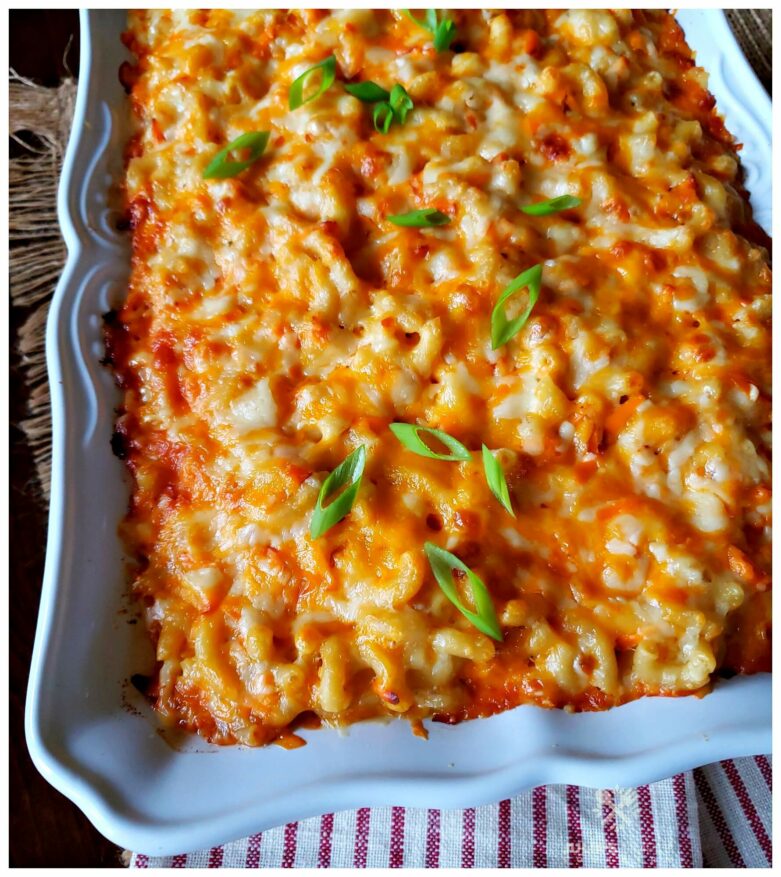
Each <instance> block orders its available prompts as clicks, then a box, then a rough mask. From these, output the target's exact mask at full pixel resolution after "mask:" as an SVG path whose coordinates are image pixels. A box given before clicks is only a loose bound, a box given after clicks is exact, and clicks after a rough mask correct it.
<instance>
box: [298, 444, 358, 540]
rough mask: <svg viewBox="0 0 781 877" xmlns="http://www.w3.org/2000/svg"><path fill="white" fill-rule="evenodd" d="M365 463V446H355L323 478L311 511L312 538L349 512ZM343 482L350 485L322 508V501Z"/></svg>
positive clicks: (321, 533)
mask: <svg viewBox="0 0 781 877" xmlns="http://www.w3.org/2000/svg"><path fill="white" fill-rule="evenodd" d="M365 465H366V447H365V445H361V446H360V447H359V448H356V449H355V450H354V451H353V452H352V454H350V455H349V457H345V459H344V460H342V462H341V463H340V464H339V465H338V466H337V467H336V469H334V471H333V472H331V474H330V475H329V476H328V478H326V479H325V481H324V482H323V486H322V487H321V488H320V493H319V494H318V495H317V503H316V504H315V510H314V511H313V512H312V523H311V524H310V527H309V532H310V534H311V536H312V538H313V539H317V538H318V536H322V535H323V533H325V532H326V530H330V529H331V527H333V525H334V524H338V523H339V521H341V520H342V518H343V517H344V516H345V515H347V514H349V512H350V510H351V509H352V507H353V503H354V502H355V497H356V496H357V495H358V489H359V488H360V486H361V477H362V476H363V468H364V466H365ZM345 484H349V485H350V486H349V487H348V488H347V489H346V490H345V491H344V492H343V493H342V494H341V495H340V496H338V497H337V498H336V499H335V500H334V501H333V502H332V503H331V504H330V505H328V506H326V507H325V508H323V502H324V501H325V500H326V499H328V497H330V496H331V494H333V493H336V492H337V491H338V490H339V489H340V488H342V487H344V485H345Z"/></svg>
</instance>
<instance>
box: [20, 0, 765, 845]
mask: <svg viewBox="0 0 781 877" xmlns="http://www.w3.org/2000/svg"><path fill="white" fill-rule="evenodd" d="M82 16H83V17H82V42H81V50H82V60H81V77H80V83H79V94H78V100H77V105H76V120H75V122H74V127H73V134H72V137H71V142H70V144H69V147H68V153H67V158H66V162H65V170H64V173H63V178H62V183H61V186H60V193H59V213H60V221H61V224H62V229H63V234H64V235H65V239H66V242H67V245H68V252H69V257H68V263H67V266H66V269H65V272H64V274H63V276H62V279H61V281H60V284H59V286H58V288H57V292H56V295H55V297H54V301H53V303H52V307H51V314H50V317H49V324H48V336H47V354H48V362H49V376H50V381H51V392H52V413H53V420H54V466H53V479H52V489H51V516H50V522H49V536H48V546H47V557H46V573H45V579H44V585H43V596H42V599H41V609H40V618H39V623H38V631H37V637H36V642H35V651H34V654H33V661H32V669H31V675H30V687H29V694H28V700H27V716H26V729H27V740H28V744H29V748H30V752H31V754H32V757H33V760H34V761H35V764H36V765H37V767H38V769H39V770H40V771H41V773H42V774H43V775H44V776H45V777H46V778H47V779H48V780H49V781H50V782H51V783H52V784H53V785H54V786H55V787H56V788H58V789H59V790H60V791H61V792H63V793H64V794H65V795H67V796H68V797H69V798H71V799H72V800H73V801H74V802H75V803H76V804H77V805H78V806H79V807H80V808H81V809H82V810H83V811H84V812H85V813H86V814H87V816H88V817H89V818H90V819H91V820H92V822H93V823H94V824H95V825H96V826H97V828H98V829H99V830H100V831H101V832H103V833H104V834H105V835H106V836H107V837H109V838H110V839H111V840H113V841H115V842H116V843H117V844H120V845H122V846H125V847H129V848H131V849H134V850H140V851H143V852H145V853H149V854H170V853H176V852H180V851H183V850H188V849H194V848H202V847H205V846H209V845H211V844H216V843H218V842H222V841H227V840H230V839H232V838H236V837H239V836H242V835H246V834H249V833H250V832H254V831H258V830H260V829H264V828H268V827H270V826H273V825H279V824H281V823H283V822H286V821H289V820H293V819H299V818H302V817H306V816H311V815H315V814H317V813H321V812H325V811H332V810H339V809H344V808H350V807H357V806H361V805H388V804H398V805H408V806H427V807H439V808H448V807H464V806H468V805H476V804H482V803H487V802H490V801H496V800H498V799H500V798H503V797H507V796H509V795H512V794H514V793H517V792H519V791H521V790H523V789H526V788H529V787H531V786H534V785H537V784H541V783H565V782H566V783H576V784H580V785H587V786H603V787H604V786H615V785H637V784H639V783H643V782H648V781H652V780H655V779H658V778H661V777H663V776H667V775H670V774H672V773H674V772H676V771H680V770H683V769H685V768H690V767H692V766H695V765H698V764H704V763H707V762H712V761H716V760H718V759H721V758H726V757H730V756H741V755H749V754H753V753H760V752H768V751H769V750H770V678H769V677H768V676H756V677H752V678H740V679H733V680H730V681H729V682H725V683H722V684H720V685H719V686H718V687H717V688H716V690H715V691H714V692H713V693H712V694H711V695H709V696H708V697H706V698H703V699H696V698H680V699H663V698H662V699H646V700H644V701H641V702H637V703H633V704H629V705H627V706H624V707H621V708H619V709H615V710H612V711H610V712H607V713H601V714H580V715H568V714H566V713H563V712H555V711H544V710H540V709H537V708H534V707H521V708H519V709H516V710H513V711H512V712H509V713H505V714H503V715H500V716H496V717H493V718H491V719H486V720H480V721H474V722H468V723H465V724H462V725H459V726H456V727H447V726H443V725H436V724H433V725H432V726H431V727H430V734H431V736H430V739H429V741H428V742H425V741H423V740H421V739H419V738H417V737H414V736H413V735H412V734H411V733H410V730H409V728H408V726H407V725H406V724H405V723H404V722H395V723H390V724H379V723H370V724H364V725H361V726H356V727H354V728H352V729H351V730H350V731H349V733H346V734H339V733H336V732H334V731H328V730H320V731H314V732H304V734H305V736H307V737H308V738H309V744H308V745H307V746H305V747H303V748H301V749H298V750H295V751H285V750H283V749H281V748H279V747H276V746H270V747H267V748H264V749H257V750H249V749H241V748H237V747H234V748H224V749H218V748H216V747H211V746H209V745H207V744H205V743H202V742H197V741H194V740H192V739H190V740H188V741H186V742H185V743H184V744H182V745H177V747H173V746H172V745H171V744H170V742H166V740H165V739H164V738H163V736H161V734H160V733H159V731H158V727H157V724H156V721H155V717H154V716H153V715H152V714H151V713H150V711H149V710H148V708H147V707H146V705H145V704H144V703H143V701H142V700H141V698H140V697H139V696H138V695H137V694H136V693H135V690H134V688H133V687H132V686H130V685H128V684H127V679H128V677H129V676H130V675H131V674H132V673H135V672H139V671H141V672H143V671H144V670H145V669H148V668H149V666H150V661H151V647H150V645H149V643H148V641H147V637H146V634H145V632H144V630H143V625H142V624H132V623H128V622H130V621H132V620H133V615H132V612H133V609H132V605H131V604H130V603H129V601H128V598H127V583H126V580H125V573H124V568H123V556H122V548H121V546H120V543H119V541H118V538H117V534H116V527H117V523H118V521H119V520H120V518H121V517H122V515H123V513H124V510H125V507H126V504H127V498H128V485H127V482H126V480H125V474H124V471H123V464H122V463H120V462H119V461H118V460H117V459H116V458H115V457H114V456H113V455H112V453H111V448H110V445H109V439H110V436H111V433H112V426H113V420H114V411H113V409H114V406H115V405H116V404H117V402H118V396H117V393H116V390H115V389H114V386H113V383H112V379H111V376H110V374H109V373H108V371H107V370H106V369H104V368H103V367H102V366H101V365H100V364H99V360H100V358H101V356H102V355H103V348H102V335H101V314H103V313H104V312H105V311H106V310H108V309H109V308H110V307H111V306H112V305H115V304H117V303H118V302H119V301H120V300H121V298H122V296H123V293H124V288H125V283H126V278H127V271H128V247H127V240H126V238H125V237H123V236H122V235H121V234H119V233H117V232H116V231H115V229H114V224H113V219H114V217H113V214H112V213H111V210H110V209H109V207H108V204H109V198H108V193H109V190H110V186H111V183H112V180H114V179H116V174H117V173H118V171H119V170H120V167H121V150H122V143H123V121H122V120H123V118H124V114H125V95H124V92H123V91H122V89H121V87H120V85H119V82H118V78H117V68H118V66H119V64H120V62H121V60H122V59H123V49H122V47H121V45H120V42H119V34H120V32H121V30H122V29H123V26H124V12H122V11H100V12H89V13H86V12H85V13H82ZM681 18H682V20H683V21H684V23H685V24H686V25H687V29H688V25H689V24H692V23H694V25H695V26H693V27H691V30H690V33H689V36H690V39H691V41H692V43H693V44H694V45H695V46H696V47H698V48H700V49H701V52H700V56H699V58H700V62H701V63H703V64H704V65H705V66H706V67H707V68H709V69H710V70H711V71H713V74H714V76H713V79H712V86H713V90H714V91H715V92H716V95H717V97H718V99H719V104H720V106H721V109H722V110H723V111H724V112H725V113H726V116H727V119H728V123H729V126H730V129H731V130H732V131H734V132H735V133H736V134H737V135H738V136H739V137H740V139H742V140H743V142H744V143H745V150H744V152H743V158H744V162H745V163H746V166H747V168H748V172H749V187H750V188H751V189H752V191H753V192H754V193H755V195H756V196H758V197H755V199H754V203H755V208H756V213H757V217H758V219H759V220H760V222H762V224H763V225H765V227H766V228H767V229H768V230H769V223H770V185H769V175H770V166H771V161H770V133H769V124H770V104H769V101H768V99H767V97H766V96H765V94H764V91H763V90H762V89H761V87H760V86H759V84H758V83H757V81H756V80H755V79H754V77H753V74H752V73H751V70H750V68H749V67H748V65H747V64H746V62H745V60H744V59H743V57H742V55H741V54H740V52H739V50H738V49H737V47H736V45H735V43H734V40H733V38H732V35H731V33H730V31H729V28H728V26H727V25H726V22H725V20H724V18H723V15H722V14H721V13H720V12H714V11H696V12H692V13H682V14H681Z"/></svg>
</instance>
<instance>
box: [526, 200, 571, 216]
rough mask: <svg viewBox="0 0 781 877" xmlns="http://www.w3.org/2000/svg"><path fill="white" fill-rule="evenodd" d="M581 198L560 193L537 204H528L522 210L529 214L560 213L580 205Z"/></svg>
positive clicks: (546, 214)
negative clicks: (556, 196)
mask: <svg viewBox="0 0 781 877" xmlns="http://www.w3.org/2000/svg"><path fill="white" fill-rule="evenodd" d="M580 204H581V200H580V198H576V197H575V196H574V195H559V197H558V198H551V199H549V200H548V201H539V202H537V204H527V205H526V206H525V207H521V210H522V211H523V212H524V213H526V214H528V215H529V216H550V214H551V213H560V212H561V211H562V210H570V209H571V208H573V207H580Z"/></svg>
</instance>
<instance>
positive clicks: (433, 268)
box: [107, 10, 771, 745]
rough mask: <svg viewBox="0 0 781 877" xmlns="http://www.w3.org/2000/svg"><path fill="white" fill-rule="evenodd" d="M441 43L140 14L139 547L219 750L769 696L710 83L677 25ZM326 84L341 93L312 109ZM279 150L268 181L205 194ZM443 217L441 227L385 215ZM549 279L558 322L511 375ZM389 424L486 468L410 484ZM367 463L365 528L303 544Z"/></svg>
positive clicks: (134, 292) (420, 462)
mask: <svg viewBox="0 0 781 877" xmlns="http://www.w3.org/2000/svg"><path fill="white" fill-rule="evenodd" d="M449 14H450V15H451V16H452V18H453V19H454V21H455V26H456V33H455V37H454V39H453V43H452V45H451V46H450V50H448V51H443V52H440V53H438V52H436V51H435V49H434V47H433V45H432V37H431V34H430V33H428V32H426V30H424V29H423V28H421V27H419V26H417V25H416V24H414V23H413V22H411V21H410V20H409V19H408V18H406V17H404V16H403V15H401V13H399V12H398V11H393V10H385V11H379V12H372V11H369V10H350V11H334V12H327V11H304V10H296V11H289V12H286V11H279V10H261V11H254V12H249V11H242V12H231V11H227V10H211V11H193V10H180V11H160V10H154V11H141V12H134V13H131V15H130V20H129V28H128V31H127V34H126V41H127V44H128V46H129V48H130V49H131V51H132V52H133V53H134V55H135V58H136V61H135V63H134V64H133V65H132V66H126V67H124V68H123V70H122V74H121V75H122V79H123V82H125V84H126V87H127V88H128V91H129V95H130V97H129V100H130V104H131V106H132V112H133V118H134V124H135V133H134V135H133V137H132V139H131V142H130V144H129V146H128V150H127V171H126V178H125V195H126V200H127V208H128V212H129V216H130V220H131V225H132V234H133V265H132V276H131V281H130V288H129V293H128V297H127V300H126V302H125V303H124V304H123V306H122V308H121V310H120V311H119V312H118V314H116V315H115V316H114V318H113V319H112V320H110V321H109V325H108V329H107V346H108V358H109V360H110V361H111V362H112V364H113V366H114V368H115V371H116V375H117V379H118V381H119V383H120V385H121V387H122V388H123V391H124V404H123V408H122V411H121V414H120V417H119V420H118V423H117V432H118V436H117V439H116V443H117V444H116V446H117V447H119V448H120V449H121V452H122V455H123V456H124V457H125V458H126V460H127V463H128V466H129V468H130V471H131V473H132V475H133V479H134V486H133V493H132V499H131V504H130V510H129V513H128V516H127V518H126V520H125V522H124V524H123V527H122V531H123V536H124V538H125V540H126V542H127V544H128V545H129V547H130V548H131V549H132V552H133V556H134V557H135V565H134V591H135V593H136V594H137V595H138V597H139V599H140V600H141V601H142V602H143V605H144V606H145V611H146V615H147V623H148V625H149V629H150V632H151V633H152V636H153V639H154V641H155V644H156V657H157V662H158V672H157V673H156V676H155V684H154V686H153V688H152V693H153V695H154V698H155V701H156V705H157V708H158V709H159V710H160V712H161V713H162V715H163V716H165V717H166V718H167V719H168V720H170V721H172V722H175V723H177V724H178V725H180V726H181V727H185V728H189V729H192V730H197V731H198V732H199V733H201V734H203V735H205V736H206V737H207V738H208V739H210V740H212V741H214V742H217V743H234V742H241V743H245V744H250V745H257V744H262V743H265V742H268V741H270V740H273V739H275V738H277V737H280V736H281V735H285V734H289V733H290V727H291V723H295V722H296V721H297V720H300V718H301V717H302V715H303V714H307V713H315V714H316V715H317V716H318V717H319V719H320V721H321V722H324V723H326V724H332V725H342V724H347V723H350V722H354V721H358V720H361V719H364V718H368V717H372V716H380V715H388V714H390V715H402V716H405V717H407V718H408V719H410V720H412V721H413V722H415V723H416V724H417V725H418V726H419V725H420V720H422V719H424V718H430V717H433V718H435V719H438V720H442V721H447V722H454V721H459V720H461V719H465V718H471V717H474V716H482V715H489V714H491V713H495V712H498V711H501V710H504V709H508V708H511V707H513V706H515V705H517V704H521V703H534V704H538V705H541V706H545V707H563V708H566V709H573V710H592V709H606V708H609V707H611V706H614V705H617V704H621V703H623V702H626V701H628V700H632V699H634V698H637V697H640V696H643V695H646V694H665V695H678V694H686V693H697V692H704V691H706V690H707V688H708V686H709V685H710V684H711V680H712V678H713V676H714V674H716V673H718V672H754V671H757V670H763V669H769V660H770V658H769V655H770V650H769V635H770V590H769V588H770V462H769V461H770V456H769V454H770V446H769V443H770V427H769V421H770V391H771V386H770V328H769V320H770V272H769V265H768V255H767V250H766V248H765V247H766V246H767V240H766V239H764V238H763V236H762V234H761V232H760V231H759V229H758V228H757V227H756V226H755V225H754V223H753V221H752V219H751V214H750V208H749V207H748V203H747V198H746V193H745V191H744V189H743V187H742V183H741V173H740V167H739V164H738V161H737V157H736V144H735V143H734V141H733V140H732V138H731V136H730V135H729V133H728V132H727V131H726V130H725V128H724V126H723V123H722V120H721V118H720V117H719V116H718V115H717V113H716V111H715V109H714V102H713V99H712V97H711V96H710V94H709V93H708V91H707V80H706V75H705V73H704V72H703V71H702V70H700V69H699V68H697V67H696V66H694V64H693V61H692V58H691V53H690V51H689V49H688V47H687V46H686V43H685V42H684V39H683V35H682V33H681V31H680V29H679V28H678V26H677V25H676V23H675V21H674V19H673V18H672V17H671V16H670V15H669V14H668V13H667V12H665V11H661V10H653V11H634V12H632V11H607V10H603V11H589V10H550V11H542V10H507V11H487V10H481V11H453V12H451V13H449ZM329 55H334V56H335V58H336V82H335V83H334V84H333V85H332V86H331V87H330V88H329V89H328V90H326V91H325V92H324V93H323V94H322V95H321V96H320V97H318V98H317V99H316V100H312V101H310V102H308V103H304V104H303V105H302V106H300V107H299V108H298V109H296V110H293V111H291V110H290V109H289V106H288V89H289V86H290V84H291V83H292V82H293V80H294V79H296V78H297V77H298V76H299V75H301V73H303V72H304V71H305V70H307V69H308V68H309V67H311V66H313V65H314V64H316V63H318V62H320V61H322V60H323V59H324V58H326V57H327V56H329ZM365 80H371V81H374V82H377V83H378V84H380V85H381V86H382V87H383V88H385V89H387V90H390V89H391V87H392V86H393V85H394V84H395V83H397V82H398V83H401V84H402V85H403V86H404V87H405V88H406V90H407V92H408V93H409V95H410V97H411V98H412V100H413V101H414V109H413V110H412V111H411V112H410V113H409V116H408V117H407V119H406V120H405V122H404V123H403V124H393V125H392V126H391V127H390V128H389V130H388V133H387V134H383V133H379V132H377V131H376V130H375V128H374V125H373V124H372V106H371V105H370V104H364V103H362V102H361V101H359V100H358V99H357V98H355V97H353V96H352V95H350V94H349V93H347V92H346V91H345V89H344V83H345V82H347V81H365ZM314 85H315V86H316V85H317V83H316V82H315V83H314ZM260 131H269V132H270V137H269V142H268V145H267V147H266V150H265V152H264V154H263V155H262V157H260V158H259V159H258V160H257V161H255V162H254V163H253V164H251V166H250V167H248V168H247V169H246V170H245V171H243V172H242V173H241V174H239V175H237V176H235V177H231V178H225V179H220V178H208V179H205V178H204V177H203V172H204V170H205V168H206V167H207V165H208V164H209V162H210V161H211V160H212V159H213V158H214V156H215V155H216V154H217V152H219V150H221V149H223V148H224V147H225V146H226V145H227V144H228V143H230V142H231V141H233V140H235V139H236V138H237V137H238V136H240V135H241V134H243V133H247V132H260ZM565 194H569V195H572V196H575V197H576V198H578V199H580V206H578V207H577V208H575V209H570V210H567V211H564V212H560V213H555V214H551V215H548V216H532V215H527V214H525V213H524V212H523V211H522V210H521V207H522V206H525V205H528V204H530V203H534V202H537V201H542V200H546V199H551V198H556V197H558V196H561V195H565ZM423 208H430V209H436V210H439V211H441V212H443V213H445V214H447V216H448V217H449V218H450V222H449V223H448V224H446V225H441V226H438V227H436V228H431V229H427V228H424V229H420V228H409V227H399V226H396V225H394V224H392V223H390V222H388V221H387V219H386V217H387V216H388V215H393V214H400V213H405V212H408V211H412V210H419V209H423ZM535 264H541V265H542V266H543V274H542V291H541V294H540V298H539V301H538V302H537V304H536V306H535V307H534V309H533V310H532V313H531V316H530V317H529V319H528V321H527V322H526V324H525V325H524V326H523V328H522V329H521V330H520V331H519V332H518V334H517V335H515V336H514V337H513V338H512V339H511V340H510V341H508V342H507V343H506V344H504V345H503V346H500V347H499V348H498V349H496V350H492V349H491V337H490V316H491V311H492V309H493V306H494V304H495V303H496V300H497V298H498V297H499V294H500V293H501V291H502V290H503V289H504V288H505V287H506V286H507V285H508V284H509V283H510V281H511V280H512V279H513V278H514V277H515V276H516V275H518V274H519V273H520V272H522V271H524V270H526V269H527V268H529V267H530V266H532V265H535ZM525 303H526V299H525V293H522V294H520V295H517V296H515V297H514V298H513V299H512V300H510V301H508V302H507V308H508V318H510V319H512V318H513V317H515V316H517V315H518V314H519V313H521V312H522V311H523V308H524V307H525ZM513 308H515V310H514V311H513ZM396 421H403V422H407V423H419V424H421V425H426V426H429V427H432V428H436V429H441V430H444V431H445V432H447V433H449V434H450V435H451V436H453V437H454V438H457V439H458V441H460V442H462V443H463V444H464V445H466V447H467V448H469V449H470V451H471V452H472V460H471V461H469V462H441V461H439V460H435V459H428V458H425V457H422V456H419V455H415V454H413V453H411V452H410V451H408V450H407V449H406V448H405V447H404V446H403V445H402V444H401V443H400V442H399V441H397V439H396V438H395V437H394V436H393V435H392V434H391V432H390V431H389V428H388V427H389V424H390V423H392V422H396ZM483 443H484V444H485V445H486V446H487V447H488V448H489V449H490V450H491V451H492V452H494V453H495V454H496V458H497V460H498V461H499V462H500V463H501V466H502V470H503V472H504V474H505V476H506V479H507V483H508V486H509V491H510V497H511V500H512V506H513V510H514V512H515V513H516V517H515V518H513V517H511V516H510V515H509V514H508V513H507V512H506V511H505V510H504V509H503V508H502V507H501V505H500V504H499V503H498V502H497V500H496V499H495V498H494V497H493V495H492V493H491V491H490V490H489V488H488V485H487V484H486V482H485V478H484V476H483V472H482V464H481V461H480V449H481V445H482V444H483ZM360 445H364V446H365V448H366V453H367V457H366V469H365V472H364V474H363V477H362V482H361V486H360V490H359V491H358V494H357V499H356V501H355V504H354V506H353V508H352V511H351V512H350V514H349V515H348V516H347V517H346V518H345V519H344V520H342V521H341V522H340V523H338V524H337V525H335V526H333V527H332V528H331V529H329V530H328V531H327V532H326V533H325V534H324V535H323V536H321V537H320V538H318V539H312V538H311V536H310V533H309V524H310V519H311V513H312V510H313V508H314V506H315V502H316V500H317V496H318V492H319V490H320V486H321V485H322V483H323V481H324V479H325V478H326V476H327V475H328V473H329V472H331V471H332V470H333V469H334V468H335V467H336V466H337V465H338V464H339V463H340V462H341V461H342V460H343V459H344V458H345V457H346V456H347V455H348V454H349V453H350V452H351V451H352V450H354V449H355V448H357V447H359V446H360ZM427 540H431V541H433V542H435V543H436V544H438V545H441V547H443V548H445V549H446V550H447V551H450V552H453V553H455V554H456V555H457V556H458V557H459V558H461V559H462V560H463V562H464V563H465V564H467V565H468V566H469V567H470V569H472V570H474V572H475V573H476V574H477V575H478V576H479V577H480V578H481V579H482V581H483V582H484V583H485V585H486V587H487V589H488V591H489V593H490V595H491V599H492V601H493V603H494V606H495V608H496V614H497V617H498V619H499V623H500V626H501V628H502V632H503V641H502V642H494V641H493V640H492V639H491V638H489V637H488V636H486V635H485V634H483V633H481V632H480V631H479V630H477V629H476V628H475V627H473V626H472V625H471V624H470V623H469V621H468V620H467V619H466V618H465V617H464V616H463V615H462V614H461V613H459V611H458V610H457V609H456V608H455V606H454V605H453V604H452V603H451V602H450V601H449V600H448V599H447V597H446V596H445V594H444V593H443V592H442V591H441V590H440V589H439V588H438V586H437V584H436V582H435V580H434V577H433V574H432V571H431V569H430V568H429V566H428V563H427V561H426V557H425V555H424V553H423V544H424V543H425V542H426V541H427ZM458 586H459V587H461V588H462V589H463V590H462V593H461V599H462V601H464V603H465V604H466V605H467V606H473V604H472V603H471V602H470V600H471V598H470V594H469V590H468V588H467V587H466V586H465V583H464V582H463V581H462V582H460V584H459V585H458ZM294 727H295V725H294Z"/></svg>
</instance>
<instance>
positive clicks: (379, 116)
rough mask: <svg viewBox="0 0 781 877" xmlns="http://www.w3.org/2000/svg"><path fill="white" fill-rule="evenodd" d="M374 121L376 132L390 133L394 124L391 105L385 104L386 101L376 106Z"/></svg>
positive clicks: (373, 115) (373, 114)
mask: <svg viewBox="0 0 781 877" xmlns="http://www.w3.org/2000/svg"><path fill="white" fill-rule="evenodd" d="M372 120H373V121H374V130H375V131H379V132H380V134H387V133H388V131H390V126H391V125H392V124H393V107H391V105H390V104H389V103H385V101H383V102H382V103H378V104H375V105H374V112H373V113H372Z"/></svg>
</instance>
